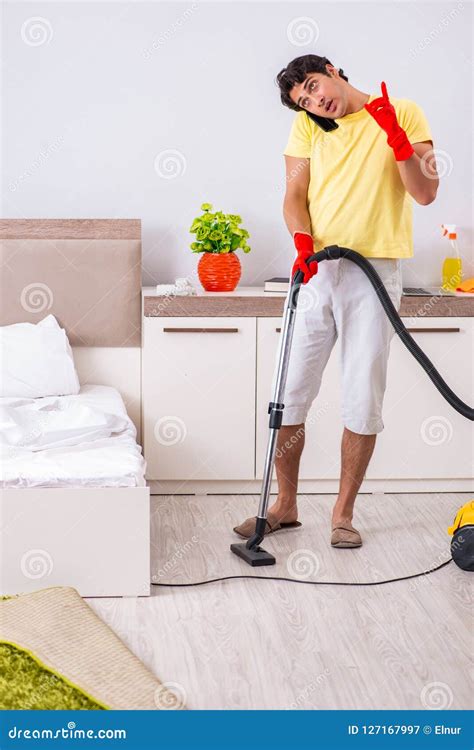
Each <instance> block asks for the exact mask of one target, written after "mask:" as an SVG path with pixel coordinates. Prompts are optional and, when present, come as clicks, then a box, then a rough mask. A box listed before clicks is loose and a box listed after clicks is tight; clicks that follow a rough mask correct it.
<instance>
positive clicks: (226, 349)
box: [142, 317, 256, 492]
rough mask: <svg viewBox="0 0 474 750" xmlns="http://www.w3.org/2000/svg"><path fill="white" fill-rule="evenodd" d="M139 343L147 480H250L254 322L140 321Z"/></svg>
mask: <svg viewBox="0 0 474 750" xmlns="http://www.w3.org/2000/svg"><path fill="white" fill-rule="evenodd" d="M143 337H144V338H143V362H142V383H143V391H142V398H143V424H144V449H145V458H146V461H147V473H146V476H147V479H149V480H179V481H180V482H183V483H184V482H186V481H190V482H192V481H195V480H226V479H234V480H235V479H240V480H242V479H245V480H248V479H254V476H255V360H256V318H254V317H192V318H191V317H144V329H143ZM184 491H185V490H183V492H184Z"/></svg>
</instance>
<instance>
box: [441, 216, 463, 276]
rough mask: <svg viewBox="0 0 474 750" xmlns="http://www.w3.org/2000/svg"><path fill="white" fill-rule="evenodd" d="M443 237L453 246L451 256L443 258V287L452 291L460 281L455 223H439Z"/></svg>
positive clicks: (459, 258) (460, 269)
mask: <svg viewBox="0 0 474 750" xmlns="http://www.w3.org/2000/svg"><path fill="white" fill-rule="evenodd" d="M441 229H442V230H443V235H442V236H443V237H447V238H448V240H449V241H450V243H451V247H452V248H453V251H454V252H453V253H452V255H451V257H448V258H445V259H444V263H443V289H447V290H448V291H453V290H455V289H456V287H457V286H459V284H460V283H461V279H462V260H461V256H460V254H459V247H458V240H457V232H456V224H441Z"/></svg>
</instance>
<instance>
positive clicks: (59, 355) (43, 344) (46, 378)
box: [0, 315, 80, 398]
mask: <svg viewBox="0 0 474 750" xmlns="http://www.w3.org/2000/svg"><path fill="white" fill-rule="evenodd" d="M79 390H80V383H79V378H78V377H77V372H76V368H75V366H74V359H73V356H72V350H71V346H70V344H69V341H68V338H67V335H66V331H65V330H64V329H63V328H61V327H60V325H59V323H58V321H57V320H56V318H55V317H54V315H47V316H46V318H43V320H40V321H39V322H38V323H14V324H13V325H10V326H3V327H0V396H1V397H5V396H21V397H24V398H41V397H42V396H67V395H72V394H76V393H79Z"/></svg>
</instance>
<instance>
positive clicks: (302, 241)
mask: <svg viewBox="0 0 474 750" xmlns="http://www.w3.org/2000/svg"><path fill="white" fill-rule="evenodd" d="M293 242H294V243H295V247H296V251H297V253H298V257H297V258H296V260H295V262H294V263H293V268H292V269H291V279H290V284H291V282H292V280H293V276H294V275H295V273H296V271H303V273H304V277H303V284H307V283H308V281H309V280H310V278H311V277H312V276H314V275H315V274H316V273H318V261H317V260H312V261H311V263H310V264H309V265H307V263H306V259H307V258H309V256H310V255H314V247H313V238H312V236H311V235H310V234H308V233H307V232H294V233H293ZM311 266H312V267H311Z"/></svg>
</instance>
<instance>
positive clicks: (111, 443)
mask: <svg viewBox="0 0 474 750" xmlns="http://www.w3.org/2000/svg"><path fill="white" fill-rule="evenodd" d="M136 435H137V432H136V429H135V425H134V424H133V422H132V421H131V419H130V417H129V416H128V414H127V411H126V409H125V405H124V403H123V400H122V397H121V395H120V393H119V392H118V391H117V390H116V389H115V388H111V387H109V386H105V385H85V386H82V388H81V390H80V392H79V393H78V394H77V395H75V396H48V397H45V398H31V399H29V398H0V487H2V488H7V487H8V488H10V487H144V486H145V485H146V482H145V467H146V463H145V459H144V458H143V456H142V453H141V448H140V446H139V445H138V444H137V442H136Z"/></svg>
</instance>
